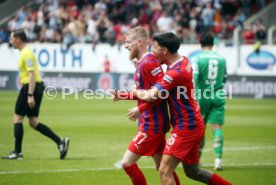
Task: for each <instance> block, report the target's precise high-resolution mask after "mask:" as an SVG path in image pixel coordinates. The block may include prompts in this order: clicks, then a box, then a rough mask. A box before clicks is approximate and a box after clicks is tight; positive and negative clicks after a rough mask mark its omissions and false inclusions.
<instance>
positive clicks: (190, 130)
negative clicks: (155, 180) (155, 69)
mask: <svg viewBox="0 0 276 185" xmlns="http://www.w3.org/2000/svg"><path fill="white" fill-rule="evenodd" d="M153 40H154V54H155V55H156V57H157V58H158V60H159V62H160V63H164V64H166V65H167V66H168V70H167V72H166V73H165V76H164V77H163V79H161V80H160V81H158V82H157V83H156V84H155V85H154V87H153V88H152V89H150V90H134V91H133V93H134V96H137V97H138V98H140V99H141V100H144V101H149V102H151V101H156V98H158V96H160V92H162V91H163V92H165V91H166V92H169V98H168V100H169V107H170V114H171V124H172V127H173V130H172V131H171V133H170V137H169V138H168V140H167V143H166V147H165V150H164V152H163V157H162V160H161V164H160V168H159V175H160V177H161V182H162V184H163V185H174V184H175V183H174V179H173V171H174V170H175V169H176V167H177V165H178V164H179V163H180V162H181V163H182V165H183V167H184V171H185V173H186V175H187V176H188V177H189V178H191V179H194V180H197V181H200V182H203V183H205V184H209V185H230V184H231V183H229V182H227V181H226V180H224V179H223V178H221V177H220V176H218V175H216V174H213V173H211V172H209V171H206V170H203V169H200V168H199V167H198V163H199V145H200V141H201V139H202V138H203V135H204V131H205V125H204V122H203V119H202V117H201V114H200V108H199V106H198V103H197V101H196V99H195V98H194V85H193V72H192V67H191V66H190V64H189V61H188V59H187V58H186V57H183V56H181V55H180V54H179V53H178V49H179V47H180V41H179V39H178V38H177V37H176V35H175V34H173V33H163V34H158V35H155V36H154V37H153ZM137 115H139V109H138V108H137V107H134V108H132V109H131V110H130V111H129V117H130V119H132V118H133V117H134V118H135V117H137Z"/></svg>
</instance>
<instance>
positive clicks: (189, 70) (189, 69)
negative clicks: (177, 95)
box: [185, 65, 192, 73]
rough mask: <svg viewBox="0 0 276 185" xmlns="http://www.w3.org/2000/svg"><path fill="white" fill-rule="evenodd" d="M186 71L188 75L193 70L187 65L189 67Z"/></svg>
mask: <svg viewBox="0 0 276 185" xmlns="http://www.w3.org/2000/svg"><path fill="white" fill-rule="evenodd" d="M185 69H186V71H187V72H188V73H190V72H191V70H192V68H191V65H187V67H186V68H185Z"/></svg>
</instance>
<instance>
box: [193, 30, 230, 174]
mask: <svg viewBox="0 0 276 185" xmlns="http://www.w3.org/2000/svg"><path fill="white" fill-rule="evenodd" d="M213 43H214V37H213V36H212V35H211V34H203V35H202V36H201V38H200V44H201V47H202V50H203V52H202V53H200V54H199V55H198V56H197V57H195V59H194V61H192V67H193V73H194V82H195V87H196V97H197V100H198V103H199V106H200V108H201V109H200V111H201V114H202V117H203V119H204V123H205V124H210V125H211V127H212V130H213V147H214V151H215V167H214V168H215V170H222V153H223V132H222V125H223V124H224V112H225V98H226V96H225V93H224V90H223V87H224V84H225V81H226V77H227V73H226V62H225V59H224V57H222V56H221V55H220V54H218V53H217V52H214V51H212V47H213ZM204 141H205V140H204V138H203V140H202V142H201V145H200V151H202V149H203V147H204V143H205V142H204Z"/></svg>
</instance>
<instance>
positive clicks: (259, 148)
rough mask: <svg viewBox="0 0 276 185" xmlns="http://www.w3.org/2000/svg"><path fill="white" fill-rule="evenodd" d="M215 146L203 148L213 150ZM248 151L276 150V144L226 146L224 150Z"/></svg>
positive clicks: (208, 150) (207, 150) (206, 150)
mask: <svg viewBox="0 0 276 185" xmlns="http://www.w3.org/2000/svg"><path fill="white" fill-rule="evenodd" d="M213 150H214V149H213V148H206V149H203V152H210V151H213ZM241 150H244V151H247V150H276V146H246V147H229V148H224V149H223V151H241Z"/></svg>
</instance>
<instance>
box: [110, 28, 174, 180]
mask: <svg viewBox="0 0 276 185" xmlns="http://www.w3.org/2000/svg"><path fill="white" fill-rule="evenodd" d="M125 48H126V49H128V50H129V58H130V60H133V59H138V60H139V61H138V62H137V64H136V71H135V73H134V79H135V83H136V88H137V89H150V88H151V86H152V85H154V84H155V83H156V82H157V81H158V80H160V79H162V78H163V75H164V73H163V71H162V68H161V66H160V64H159V62H158V61H157V60H156V58H155V56H154V55H153V54H152V53H148V52H147V48H148V34H147V31H146V30H145V29H144V28H143V27H139V26H138V27H134V28H132V29H130V31H129V32H128V33H127V34H126V40H125ZM126 94H127V93H126ZM127 96H129V94H127ZM119 97H122V98H124V97H123V94H122V93H121V94H120V93H119V94H115V98H116V99H117V100H118V98H119ZM128 99H130V97H128ZM143 103H144V102H143V101H141V100H138V105H141V104H143ZM169 128H170V124H169V117H168V109H167V102H166V101H164V102H161V103H160V104H159V105H158V106H152V107H151V108H150V109H149V110H146V111H144V112H143V113H142V114H141V116H140V117H139V119H138V132H137V133H136V135H135V136H134V138H133V139H132V141H131V142H130V144H129V146H128V149H127V150H126V152H125V154H124V157H123V159H122V167H123V169H124V170H125V172H126V173H127V174H128V175H129V177H130V179H131V181H132V183H133V184H134V185H146V184H147V182H146V179H145V177H144V175H143V173H142V171H141V170H140V169H139V167H138V166H137V161H138V160H139V159H140V158H141V157H142V156H151V157H152V158H153V160H154V162H155V164H156V168H157V169H159V165H160V161H161V158H162V153H163V150H164V147H165V144H166V141H165V134H166V132H168V130H169ZM172 173H173V176H174V177H173V181H174V182H175V183H176V184H177V185H179V180H178V177H177V175H176V173H175V172H172Z"/></svg>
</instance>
